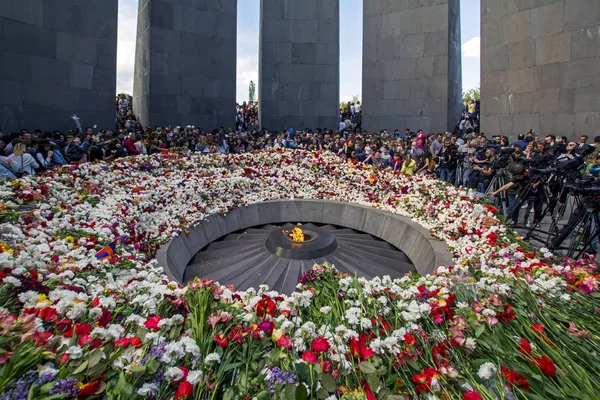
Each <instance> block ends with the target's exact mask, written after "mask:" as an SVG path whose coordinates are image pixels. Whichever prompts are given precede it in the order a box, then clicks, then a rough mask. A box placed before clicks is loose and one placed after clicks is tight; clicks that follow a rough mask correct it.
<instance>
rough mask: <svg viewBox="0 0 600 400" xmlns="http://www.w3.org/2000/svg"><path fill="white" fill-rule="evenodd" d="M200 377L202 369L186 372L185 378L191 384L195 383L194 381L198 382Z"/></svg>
mask: <svg viewBox="0 0 600 400" xmlns="http://www.w3.org/2000/svg"><path fill="white" fill-rule="evenodd" d="M201 378H202V371H190V372H189V373H188V376H187V379H186V380H187V381H188V382H189V383H191V384H192V385H195V384H196V383H198V382H200V379H201Z"/></svg>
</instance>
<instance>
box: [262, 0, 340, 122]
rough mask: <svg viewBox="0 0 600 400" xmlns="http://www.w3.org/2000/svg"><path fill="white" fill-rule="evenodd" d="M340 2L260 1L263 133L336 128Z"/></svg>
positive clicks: (310, 0) (319, 0)
mask: <svg viewBox="0 0 600 400" xmlns="http://www.w3.org/2000/svg"><path fill="white" fill-rule="evenodd" d="M339 7H340V4H339V0H302V1H298V0H261V2H260V13H261V21H260V50H259V51H260V55H259V84H258V92H259V94H258V100H259V108H258V112H259V118H260V122H261V125H262V126H263V127H264V128H267V129H271V130H284V129H288V128H294V129H304V128H306V127H309V128H313V129H314V128H329V129H337V128H338V113H339V88H340V85H339V79H340V76H339V75H340V72H339V71H340V52H339V48H340V46H339V44H340V42H339V38H340V33H339V32H340V29H339V25H340V23H339V21H340V15H339Z"/></svg>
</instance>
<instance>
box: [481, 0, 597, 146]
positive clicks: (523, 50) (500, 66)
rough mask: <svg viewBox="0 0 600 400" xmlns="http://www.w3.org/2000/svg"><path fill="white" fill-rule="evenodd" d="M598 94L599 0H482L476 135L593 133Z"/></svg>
mask: <svg viewBox="0 0 600 400" xmlns="http://www.w3.org/2000/svg"><path fill="white" fill-rule="evenodd" d="M538 3H539V4H543V5H541V6H535V5H536V4H538ZM598 99H600V2H599V1H598V0H547V1H544V2H537V3H536V2H531V1H528V0H513V1H496V0H482V5H481V128H482V131H483V132H486V133H488V136H489V135H491V134H495V133H501V134H503V135H507V136H510V137H513V138H514V137H516V135H517V134H519V133H526V132H527V131H528V130H529V129H535V131H536V133H539V134H541V135H557V136H567V137H569V138H570V139H579V135H584V134H585V135H589V136H590V138H593V136H596V135H598V134H600V102H599V101H598ZM590 142H591V140H590Z"/></svg>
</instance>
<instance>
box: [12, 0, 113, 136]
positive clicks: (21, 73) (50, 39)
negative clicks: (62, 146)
mask: <svg viewBox="0 0 600 400" xmlns="http://www.w3.org/2000/svg"><path fill="white" fill-rule="evenodd" d="M117 7H118V0H106V1H86V2H81V1H78V0H61V1H56V0H44V1H42V0H3V1H2V2H1V6H0V79H1V80H3V81H4V82H7V83H10V84H11V86H12V90H11V91H10V92H9V96H8V97H9V98H19V100H9V101H8V102H5V101H0V109H1V110H2V116H1V117H0V129H1V130H3V131H4V132H14V131H18V130H20V129H22V128H27V129H29V130H30V131H33V130H34V129H42V130H43V131H52V130H54V129H59V130H62V131H67V130H70V129H74V128H75V124H74V122H73V121H72V120H71V118H70V116H71V115H72V114H77V115H78V116H79V117H80V119H81V122H82V124H83V126H92V125H98V127H100V128H106V129H113V128H114V124H115V122H114V121H115V115H114V95H115V92H116V76H117V74H116V65H117V23H116V21H117V14H118V10H117ZM62 22H64V23H62ZM101 77H102V79H100V78H101ZM18 88H21V89H22V90H19V89H18ZM82 98H85V99H86V102H85V103H82V102H81V101H80V99H82ZM16 102H18V103H19V104H15V103H16Z"/></svg>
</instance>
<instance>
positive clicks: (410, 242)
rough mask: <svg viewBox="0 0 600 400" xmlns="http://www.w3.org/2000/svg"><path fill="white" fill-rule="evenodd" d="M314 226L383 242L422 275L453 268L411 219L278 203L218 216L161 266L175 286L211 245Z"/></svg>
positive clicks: (314, 203) (172, 248)
mask: <svg viewBox="0 0 600 400" xmlns="http://www.w3.org/2000/svg"><path fill="white" fill-rule="evenodd" d="M290 221H293V222H315V223H321V224H332V225H337V226H343V227H347V228H350V229H354V230H356V231H360V232H365V233H368V234H370V235H373V236H375V237H378V238H380V239H382V240H384V241H386V242H388V243H390V244H391V245H393V246H395V247H396V248H398V249H399V250H400V251H402V252H403V253H404V254H406V256H408V258H409V259H410V260H411V261H412V263H413V264H414V266H415V269H416V271H417V272H418V273H420V274H429V273H432V272H433V271H435V269H436V268H437V267H438V266H439V265H452V264H453V261H452V255H451V254H450V253H448V251H447V249H446V248H447V245H446V243H445V242H444V241H440V240H436V239H434V238H433V237H432V236H431V235H430V234H429V231H428V230H427V229H425V228H423V227H422V226H420V225H419V224H418V223H416V222H413V221H412V220H411V219H409V218H406V217H402V216H400V215H396V214H393V213H390V212H385V211H381V210H377V209H374V208H369V207H363V206H359V205H355V204H351V203H342V202H336V201H328V200H277V201H269V202H264V203H258V204H251V205H248V206H246V207H240V208H236V209H234V210H232V211H231V212H229V213H228V214H226V215H224V216H221V215H218V216H213V217H209V218H207V219H206V220H205V221H202V222H201V223H200V224H198V225H196V226H194V227H191V228H190V229H189V231H190V233H189V235H183V234H182V235H179V236H177V237H175V238H173V239H172V240H171V241H170V242H169V243H167V244H165V245H163V246H161V248H160V249H159V250H158V251H157V253H156V260H157V261H158V264H159V265H160V266H162V267H163V268H164V270H165V273H166V275H167V276H168V277H169V278H170V279H173V280H175V281H178V282H182V281H183V280H184V276H185V271H186V267H187V266H188V264H189V262H190V260H192V258H193V257H194V256H195V255H196V253H198V252H199V251H200V250H201V249H202V248H204V247H205V246H206V245H208V244H209V243H212V242H214V241H215V240H217V239H219V238H221V237H223V236H225V235H227V234H229V233H232V232H236V231H239V230H241V229H246V228H249V227H252V226H259V225H265V224H269V223H285V222H290Z"/></svg>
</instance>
